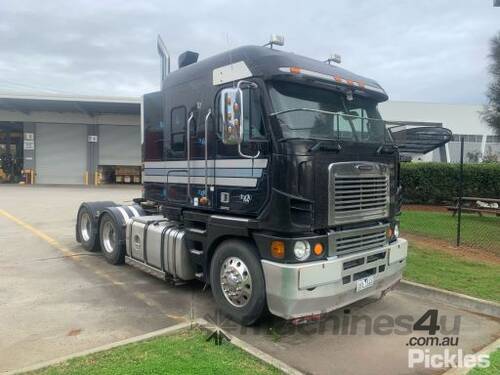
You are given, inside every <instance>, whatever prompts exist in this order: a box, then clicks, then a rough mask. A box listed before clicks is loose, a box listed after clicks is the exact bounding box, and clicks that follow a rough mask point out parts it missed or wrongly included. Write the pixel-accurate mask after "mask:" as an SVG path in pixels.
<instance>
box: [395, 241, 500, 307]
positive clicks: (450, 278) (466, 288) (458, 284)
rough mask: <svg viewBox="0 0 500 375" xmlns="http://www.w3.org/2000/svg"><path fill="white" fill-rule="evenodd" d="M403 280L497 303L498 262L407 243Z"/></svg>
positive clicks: (499, 272) (499, 296) (499, 280)
mask: <svg viewBox="0 0 500 375" xmlns="http://www.w3.org/2000/svg"><path fill="white" fill-rule="evenodd" d="M404 278H405V279H406V280H410V281H415V282H417V283H421V284H427V285H430V286H434V287H436V288H441V289H446V290H450V291H453V292H458V293H463V294H467V295H469V296H473V297H477V298H482V299H487V300H491V301H496V302H500V288H499V287H498V286H499V285H500V265H499V264H488V263H483V262H474V261H471V260H468V259H464V258H458V257H456V258H454V257H452V256H450V254H448V253H444V252H440V251H438V250H432V249H427V248H423V247H418V246H414V245H410V247H409V250H408V260H407V266H406V269H405V272H404Z"/></svg>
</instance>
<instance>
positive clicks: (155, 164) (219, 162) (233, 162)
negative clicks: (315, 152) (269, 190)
mask: <svg viewBox="0 0 500 375" xmlns="http://www.w3.org/2000/svg"><path fill="white" fill-rule="evenodd" d="M267 163H268V159H211V160H207V164H208V167H209V168H252V169H255V168H266V167H267ZM190 166H191V168H205V160H191V161H190ZM144 168H145V169H147V168H173V169H178V168H187V160H171V161H147V162H145V163H144Z"/></svg>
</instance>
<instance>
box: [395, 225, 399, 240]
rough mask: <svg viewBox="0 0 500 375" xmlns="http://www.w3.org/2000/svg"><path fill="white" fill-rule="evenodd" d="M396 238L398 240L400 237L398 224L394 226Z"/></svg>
mask: <svg viewBox="0 0 500 375" xmlns="http://www.w3.org/2000/svg"><path fill="white" fill-rule="evenodd" d="M394 237H396V238H398V237H399V225H398V224H395V225H394Z"/></svg>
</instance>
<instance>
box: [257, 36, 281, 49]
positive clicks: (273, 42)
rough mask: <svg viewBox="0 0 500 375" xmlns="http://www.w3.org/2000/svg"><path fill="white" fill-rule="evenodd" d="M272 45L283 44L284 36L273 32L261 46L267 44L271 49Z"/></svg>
mask: <svg viewBox="0 0 500 375" xmlns="http://www.w3.org/2000/svg"><path fill="white" fill-rule="evenodd" d="M274 45H277V46H284V45H285V37H284V36H283V35H278V34H273V35H271V37H270V38H269V42H267V43H266V44H264V45H263V46H262V47H267V46H269V47H270V48H271V49H273V46H274Z"/></svg>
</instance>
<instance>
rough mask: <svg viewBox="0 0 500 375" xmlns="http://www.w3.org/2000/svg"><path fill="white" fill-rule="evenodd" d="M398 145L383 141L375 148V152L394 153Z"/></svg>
mask: <svg viewBox="0 0 500 375" xmlns="http://www.w3.org/2000/svg"><path fill="white" fill-rule="evenodd" d="M397 149H398V146H396V145H394V144H387V143H383V144H381V145H380V146H379V147H378V148H377V154H394V152H395V151H396V150H397Z"/></svg>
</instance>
